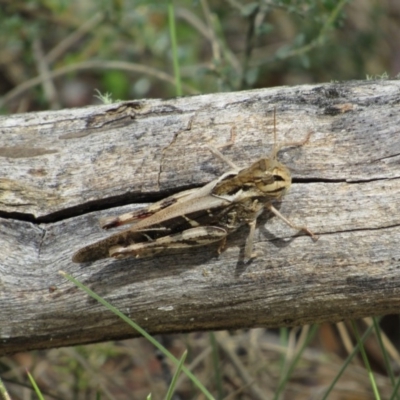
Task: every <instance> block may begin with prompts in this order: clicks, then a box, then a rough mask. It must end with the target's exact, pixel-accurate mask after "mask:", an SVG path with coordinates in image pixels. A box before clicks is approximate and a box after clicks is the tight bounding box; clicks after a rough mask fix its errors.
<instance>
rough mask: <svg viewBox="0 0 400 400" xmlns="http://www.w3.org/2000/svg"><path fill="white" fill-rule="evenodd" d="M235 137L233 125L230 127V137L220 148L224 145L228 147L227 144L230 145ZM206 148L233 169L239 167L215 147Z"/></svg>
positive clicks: (236, 169)
mask: <svg viewBox="0 0 400 400" xmlns="http://www.w3.org/2000/svg"><path fill="white" fill-rule="evenodd" d="M235 139H236V134H235V128H234V127H233V128H232V129H231V138H230V140H229V142H228V143H225V144H224V145H222V146H220V147H221V148H224V147H228V146H232V145H233V144H234V143H235ZM207 147H208V149H209V150H210V151H211V153H213V154H214V155H215V156H216V157H218V158H219V159H220V160H222V161H223V162H225V163H227V164H228V165H229V166H230V167H232V168H233V169H234V170H235V171H238V170H239V169H240V168H239V167H238V166H237V165H236V164H235V163H233V162H232V161H231V160H230V159H229V158H228V157H225V156H224V155H223V154H222V153H221V152H220V151H219V150H218V149H217V148H216V147H213V146H210V145H208V146H207Z"/></svg>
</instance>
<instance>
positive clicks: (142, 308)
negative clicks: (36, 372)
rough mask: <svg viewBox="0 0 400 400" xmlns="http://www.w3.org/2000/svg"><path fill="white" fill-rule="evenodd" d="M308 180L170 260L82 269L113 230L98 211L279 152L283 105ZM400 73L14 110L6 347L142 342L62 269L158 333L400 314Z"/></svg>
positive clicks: (6, 148) (2, 278)
mask: <svg viewBox="0 0 400 400" xmlns="http://www.w3.org/2000/svg"><path fill="white" fill-rule="evenodd" d="M275 107H276V109H277V129H278V140H279V142H283V141H290V140H301V139H302V138H304V137H305V136H306V135H307V132H309V131H311V132H312V134H311V137H310V140H309V142H308V143H307V144H306V145H304V146H303V147H289V148H285V149H283V150H282V151H281V152H280V160H281V161H282V162H283V163H284V164H286V165H288V167H289V168H290V169H291V171H292V173H293V180H294V184H293V186H292V189H291V191H290V192H289V194H288V195H287V196H286V197H285V198H284V199H283V202H282V204H281V205H278V208H280V211H281V213H282V214H284V215H285V216H286V217H288V218H290V219H291V220H292V221H294V222H295V223H297V224H305V225H307V226H308V227H309V228H310V229H311V230H313V231H314V232H316V233H317V234H319V235H320V239H319V241H318V242H316V243H314V242H313V241H312V240H311V239H310V238H309V237H307V236H303V235H298V234H296V232H294V231H293V230H292V229H291V228H289V227H288V226H286V225H284V224H283V223H282V221H280V220H278V219H277V218H269V217H270V216H267V217H265V218H263V219H262V220H261V221H260V223H259V228H258V230H257V233H256V239H255V250H256V251H257V252H258V253H259V256H258V258H256V259H254V260H252V261H251V262H246V261H245V260H244V259H243V256H244V255H243V248H244V242H245V238H246V235H247V229H246V228H245V227H244V228H243V229H240V230H239V231H238V232H237V233H235V234H233V235H231V236H230V237H229V238H228V242H227V248H226V250H225V251H224V252H223V253H222V254H220V255H219V256H218V255H217V252H216V247H215V246H214V247H213V246H208V247H204V248H198V249H194V250H191V251H185V252H181V253H179V254H168V253H167V254H161V255H159V256H156V257H154V258H146V259H142V260H141V259H126V260H121V261H116V260H111V259H106V260H102V261H98V262H95V263H91V264H74V263H72V262H71V257H72V254H73V253H74V252H75V251H76V250H78V249H79V248H80V247H82V246H84V245H86V244H89V243H92V242H94V241H96V240H98V239H100V238H102V237H106V236H107V235H109V234H110V232H102V231H101V229H100V227H99V225H98V223H97V220H98V218H100V217H104V216H108V215H114V214H119V213H122V212H126V211H128V210H131V209H134V208H136V207H139V206H143V203H148V202H153V201H155V200H158V199H160V198H162V197H164V196H166V195H169V194H171V193H176V192H179V191H181V190H183V189H187V188H190V187H200V186H201V185H204V184H205V183H206V182H208V181H210V180H212V179H214V178H215V177H217V176H218V175H220V174H221V173H222V172H225V171H226V170H228V169H229V167H227V166H226V165H224V163H223V162H221V160H219V159H216V158H215V156H213V155H212V154H211V153H210V152H209V150H208V149H207V147H206V146H205V145H206V144H211V145H213V146H221V145H223V144H226V143H227V142H229V140H230V134H231V129H232V127H235V134H236V137H235V142H234V144H233V145H232V146H228V147H225V148H224V149H223V150H222V151H223V153H224V154H225V155H226V156H227V157H229V158H230V159H231V160H233V161H234V162H235V163H236V164H238V165H239V166H248V165H249V164H250V163H252V162H253V161H255V160H256V159H257V158H259V157H261V156H263V155H267V154H269V153H270V150H271V147H272V143H273V134H272V132H273V110H274V108H275ZM399 126H400V81H378V82H347V83H343V84H338V83H331V84H323V85H314V86H299V87H279V88H272V89H262V90H253V91H246V92H238V93H221V94H212V95H203V96H195V97H188V98H179V99H173V100H140V101H129V102H123V103H117V104H112V105H103V106H93V107H87V108H82V109H70V110H61V111H56V112H54V111H51V112H50V111H49V112H40V113H30V114H20V115H11V116H6V117H4V116H3V117H1V118H0V130H1V137H0V217H1V218H0V248H1V250H0V301H1V308H0V339H1V340H0V353H2V354H4V353H13V352H17V351H23V350H28V349H34V348H36V349H38V348H48V347H58V346H65V345H72V344H79V343H80V344H82V343H90V342H96V341H103V340H109V339H117V338H127V337H132V336H135V334H136V333H135V332H133V331H132V329H131V328H129V327H128V326H126V325H125V324H124V323H123V322H122V321H120V320H119V319H118V318H117V317H116V316H114V315H112V314H111V313H110V312H109V311H108V310H106V309H104V308H103V306H101V305H100V304H97V303H96V302H95V301H93V300H92V299H90V298H88V297H87V295H86V294H84V293H83V292H81V291H80V290H78V289H77V288H75V287H74V286H73V285H72V284H71V283H70V282H69V281H66V280H65V278H63V277H62V276H60V275H59V273H58V271H59V270H64V271H66V272H68V273H69V274H72V275H73V276H75V277H76V278H77V279H79V280H81V281H82V282H83V283H84V284H86V285H88V286H89V287H90V288H92V289H93V290H94V291H96V292H97V293H98V294H100V295H101V296H103V297H104V298H105V299H106V300H108V301H110V302H111V303H112V304H113V305H115V306H116V307H118V308H119V309H120V310H122V311H123V312H125V313H126V314H127V315H129V316H130V317H131V318H133V319H134V320H135V321H136V322H138V323H139V324H140V325H141V326H142V327H143V328H145V329H146V330H147V331H149V332H150V333H153V334H154V333H169V332H188V331H194V330H207V329H213V330H216V329H228V328H229V329H231V328H245V327H247V328H250V327H256V326H258V327H259V326H265V327H278V326H284V325H285V326H294V325H302V324H309V323H318V322H322V321H340V320H343V319H348V318H356V317H365V316H371V315H381V314H388V313H396V312H398V311H399V310H400V245H399V242H400V164H399V163H400V128H399Z"/></svg>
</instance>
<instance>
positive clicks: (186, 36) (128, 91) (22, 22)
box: [0, 0, 400, 113]
mask: <svg viewBox="0 0 400 400" xmlns="http://www.w3.org/2000/svg"><path fill="white" fill-rule="evenodd" d="M171 16H172V17H171ZM173 27H174V28H175V38H176V47H174V46H173V40H172V37H173V34H171V32H173V29H172V30H171V28H173ZM399 37H400V2H399V1H397V0H384V1H378V0H353V1H350V0H341V1H337V0H335V1H334V0H308V1H296V0H285V1H284V0H282V1H278V0H270V1H267V0H264V1H258V2H257V1H250V0H249V1H236V0H225V1H206V0H198V1H192V0H179V1H178V0H176V1H174V2H172V0H171V1H170V2H168V1H164V2H157V1H145V0H138V1H123V0H114V1H106V0H99V1H93V0H69V1H67V0H45V1H44V0H41V1H38V0H19V1H18V0H17V1H15V0H14V1H12V0H0V107H1V108H0V109H1V111H2V113H14V112H25V111H33V110H44V109H59V108H68V107H79V106H83V105H87V104H96V102H99V99H97V98H96V96H95V94H96V90H98V91H100V92H101V93H102V94H103V95H104V94H106V93H108V94H110V96H111V98H112V99H114V100H126V99H134V98H146V97H147V98H151V97H158V98H168V97H174V96H176V95H180V94H182V95H191V94H196V93H212V92H221V91H236V90H244V89H251V88H261V87H271V86H279V85H298V84H304V83H317V82H330V81H343V80H349V79H368V78H370V79H372V78H373V79H375V78H386V77H394V76H396V75H397V74H398V73H399V72H400V40H399ZM174 60H175V62H176V65H177V66H178V67H179V72H180V75H179V77H180V78H179V79H178V81H179V82H181V85H182V90H181V91H180V90H179V86H177V84H176V82H177V81H176V71H177V70H176V69H174ZM176 68H177V67H176Z"/></svg>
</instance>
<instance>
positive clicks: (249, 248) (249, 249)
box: [244, 219, 257, 259]
mask: <svg viewBox="0 0 400 400" xmlns="http://www.w3.org/2000/svg"><path fill="white" fill-rule="evenodd" d="M256 224H257V219H254V220H253V221H251V222H249V224H248V225H249V227H250V231H249V235H248V236H247V239H246V245H245V248H244V255H245V257H246V258H247V259H250V258H255V257H257V254H256V253H253V241H254V233H255V231H256Z"/></svg>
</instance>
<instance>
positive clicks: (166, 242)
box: [109, 226, 227, 259]
mask: <svg viewBox="0 0 400 400" xmlns="http://www.w3.org/2000/svg"><path fill="white" fill-rule="evenodd" d="M226 236H227V231H226V230H225V229H223V228H219V227H217V226H202V227H196V228H191V229H186V230H184V231H183V232H180V233H176V234H173V235H167V236H163V237H160V238H158V239H156V240H153V241H151V242H144V243H133V244H131V245H128V246H121V245H118V246H112V247H110V249H109V255H110V257H113V258H117V259H121V258H125V257H136V258H144V257H151V256H154V255H155V254H158V253H160V252H162V251H168V250H177V249H188V248H191V247H200V246H207V245H209V244H212V243H216V242H224V241H225V239H226Z"/></svg>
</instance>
